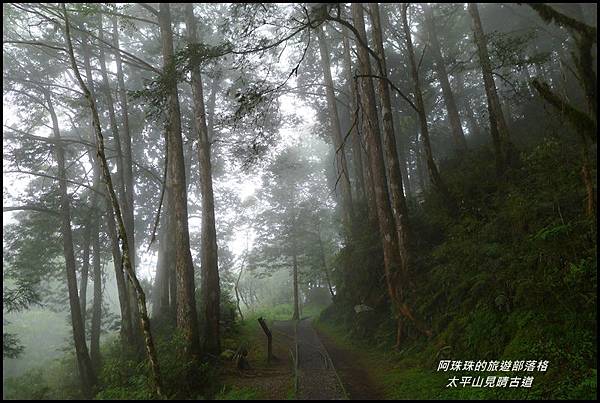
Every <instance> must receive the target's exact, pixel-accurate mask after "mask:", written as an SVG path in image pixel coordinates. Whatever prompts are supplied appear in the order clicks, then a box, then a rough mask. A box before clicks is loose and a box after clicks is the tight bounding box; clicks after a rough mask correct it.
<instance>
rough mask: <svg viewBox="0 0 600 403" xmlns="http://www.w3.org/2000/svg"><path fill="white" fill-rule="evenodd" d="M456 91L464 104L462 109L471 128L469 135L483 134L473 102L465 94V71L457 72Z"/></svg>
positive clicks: (474, 136)
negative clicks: (476, 117)
mask: <svg viewBox="0 0 600 403" xmlns="http://www.w3.org/2000/svg"><path fill="white" fill-rule="evenodd" d="M455 77H456V87H455V89H456V93H457V98H458V99H459V104H460V105H461V106H462V110H463V113H464V116H465V119H466V122H467V127H468V129H469V136H471V138H472V139H475V138H479V137H480V136H481V131H480V129H479V125H478V124H477V119H475V113H473V108H472V107H471V102H470V101H469V99H468V98H467V97H466V95H465V93H464V92H465V78H464V73H458V74H456V76H455Z"/></svg>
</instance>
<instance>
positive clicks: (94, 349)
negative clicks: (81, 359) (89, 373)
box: [90, 213, 102, 370]
mask: <svg viewBox="0 0 600 403" xmlns="http://www.w3.org/2000/svg"><path fill="white" fill-rule="evenodd" d="M93 220H94V227H93V228H92V246H93V250H94V255H93V257H92V267H93V269H94V270H93V275H94V302H93V305H92V329H91V333H90V336H91V337H90V359H91V361H92V365H93V367H94V369H95V370H98V369H100V327H101V323H102V266H101V264H100V225H99V224H100V222H99V221H100V217H99V214H97V213H96V214H95V216H94V217H93Z"/></svg>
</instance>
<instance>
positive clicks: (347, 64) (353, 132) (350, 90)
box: [343, 27, 366, 201]
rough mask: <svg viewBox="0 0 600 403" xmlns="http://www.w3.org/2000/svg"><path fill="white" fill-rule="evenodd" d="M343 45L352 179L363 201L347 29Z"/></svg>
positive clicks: (362, 183) (360, 156)
mask: <svg viewBox="0 0 600 403" xmlns="http://www.w3.org/2000/svg"><path fill="white" fill-rule="evenodd" d="M343 34H344V36H343V43H344V69H345V70H346V82H347V83H348V86H347V87H348V88H347V90H348V93H349V94H350V109H349V116H350V121H351V123H350V124H352V127H351V129H350V139H351V141H352V161H353V163H354V164H353V165H354V177H355V179H356V187H355V196H356V199H357V200H358V201H364V199H365V193H366V190H365V177H364V174H363V173H364V172H363V163H362V145H361V142H360V135H359V132H358V128H359V127H360V118H359V116H357V113H356V105H357V93H356V85H355V82H354V77H353V74H352V58H351V57H350V43H349V41H348V34H349V32H348V29H347V28H345V27H344V28H343Z"/></svg>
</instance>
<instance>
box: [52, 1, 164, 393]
mask: <svg viewBox="0 0 600 403" xmlns="http://www.w3.org/2000/svg"><path fill="white" fill-rule="evenodd" d="M61 8H62V13H63V15H64V18H65V38H66V42H67V46H68V54H69V59H70V61H71V68H72V69H73V72H74V73H75V77H76V78H77V81H78V83H79V86H80V88H81V90H82V92H83V94H84V96H85V99H86V100H87V103H88V106H89V107H90V110H91V112H92V120H93V123H94V132H95V134H96V149H97V154H96V155H97V157H98V162H99V165H100V167H101V170H102V176H103V180H104V182H105V183H106V188H107V191H108V194H109V197H110V200H111V203H112V207H113V209H114V213H115V216H116V219H117V222H118V231H119V238H120V239H121V242H122V257H123V266H124V268H125V271H126V272H127V275H128V276H129V280H130V281H131V283H132V285H133V287H134V289H135V291H136V295H137V297H138V307H139V310H140V319H141V322H142V328H143V331H144V336H145V342H146V350H147V353H148V361H149V362H150V368H151V370H152V375H153V380H154V386H155V389H156V394H157V395H158V397H161V398H162V397H163V394H162V380H161V376H160V368H159V365H158V360H157V358H156V350H155V349H154V342H153V339H152V333H151V330H150V321H149V319H148V314H147V312H146V296H145V294H144V290H143V289H142V287H141V285H140V283H139V281H138V280H137V277H136V276H135V272H134V271H133V269H132V266H131V260H130V257H129V245H128V243H127V240H128V238H127V231H126V230H125V224H124V222H123V216H122V214H121V208H120V206H119V201H118V199H117V195H116V193H115V189H114V187H113V184H112V179H111V176H110V170H109V167H108V163H107V162H106V155H105V153H104V137H103V135H102V129H101V127H100V117H99V116H98V110H97V109H96V103H95V100H94V98H93V97H92V95H91V93H90V91H89V89H88V88H87V86H86V85H85V82H84V81H83V79H82V78H81V74H80V73H79V68H78V67H77V61H76V60H75V54H74V52H73V43H72V41H71V33H70V25H69V18H68V14H67V9H66V6H65V4H64V3H62V4H61ZM65 190H66V182H65ZM65 193H66V192H65ZM73 260H74V259H73ZM73 285H74V288H75V290H76V288H77V284H76V283H74V284H73ZM76 305H77V307H76V308H77V309H79V304H76ZM77 313H78V315H76V317H77V319H80V318H81V313H80V312H77ZM84 347H85V346H84ZM86 353H87V352H86ZM86 355H87V354H86Z"/></svg>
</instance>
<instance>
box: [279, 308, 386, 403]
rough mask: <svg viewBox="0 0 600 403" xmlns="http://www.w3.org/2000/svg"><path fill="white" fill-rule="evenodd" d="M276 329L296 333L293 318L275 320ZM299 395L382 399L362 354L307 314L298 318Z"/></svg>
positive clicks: (303, 397) (381, 392)
mask: <svg viewBox="0 0 600 403" xmlns="http://www.w3.org/2000/svg"><path fill="white" fill-rule="evenodd" d="M273 326H274V330H275V332H276V333H280V332H281V333H285V334H286V335H288V336H289V337H293V335H294V322H293V321H277V322H274V323H273ZM296 332H297V343H298V357H299V358H298V391H297V398H298V399H310V400H313V399H324V400H339V399H352V400H362V399H378V400H379V399H383V398H384V394H383V391H382V388H381V387H379V386H378V385H377V384H376V383H375V382H374V381H373V379H372V377H371V376H370V374H369V373H368V372H367V371H366V370H365V367H364V363H363V362H362V359H361V357H358V356H357V354H356V353H355V352H354V351H350V350H348V349H347V348H345V347H343V346H340V345H338V344H336V343H335V341H334V340H333V339H332V338H330V337H329V336H327V335H326V334H324V333H323V332H318V331H317V330H316V329H315V328H314V327H313V325H312V320H310V319H309V318H305V319H304V320H301V321H299V322H298V327H297V330H296Z"/></svg>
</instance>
